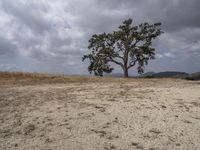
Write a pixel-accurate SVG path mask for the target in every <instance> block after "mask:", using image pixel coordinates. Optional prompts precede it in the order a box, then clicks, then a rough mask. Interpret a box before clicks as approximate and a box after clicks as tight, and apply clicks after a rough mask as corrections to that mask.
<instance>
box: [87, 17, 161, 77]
mask: <svg viewBox="0 0 200 150" xmlns="http://www.w3.org/2000/svg"><path fill="white" fill-rule="evenodd" d="M160 26H161V23H155V24H152V25H150V24H149V23H143V24H140V25H139V26H133V25H132V19H128V20H125V21H124V22H123V24H122V25H120V26H119V30H118V31H114V32H113V33H108V34H107V33H103V34H98V35H97V34H95V35H93V36H92V37H91V39H90V40H89V46H88V48H89V49H90V50H91V53H90V54H88V55H84V56H83V61H84V60H85V59H89V61H90V65H89V66H88V71H89V72H90V73H92V72H94V74H95V75H98V76H103V73H111V72H112V71H113V69H114V68H113V67H111V65H112V63H114V64H117V65H119V66H121V68H122V69H123V71H124V77H128V70H129V69H130V68H132V67H133V66H135V65H138V67H137V70H138V73H139V74H141V73H143V72H144V67H145V65H147V64H148V60H150V59H154V58H155V49H154V48H153V47H151V44H152V40H153V39H155V38H157V37H158V36H159V35H160V34H161V33H163V32H162V31H161V29H160Z"/></svg>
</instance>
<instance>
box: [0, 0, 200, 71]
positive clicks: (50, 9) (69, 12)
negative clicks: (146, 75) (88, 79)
mask: <svg viewBox="0 0 200 150" xmlns="http://www.w3.org/2000/svg"><path fill="white" fill-rule="evenodd" d="M199 6H200V1H199V0H190V1H188V0H168V1H165V0H151V1H144V0H124V1H121V0H85V1H83V0H67V1H66V0H58V1H53V0H43V1H27V0H19V1H13V0H0V30H1V32H0V64H1V66H2V67H0V70H2V69H1V68H3V67H4V68H6V66H7V68H9V67H8V66H9V65H8V64H12V65H10V66H15V70H16V69H18V70H20V69H21V70H27V71H41V72H54V73H55V72H58V73H69V74H75V73H76V74H85V73H87V63H82V61H81V57H82V55H83V54H84V53H88V50H87V44H88V43H87V41H88V40H89V38H90V36H91V35H92V34H95V33H101V32H111V31H113V30H116V29H117V27H118V26H119V25H120V23H121V22H122V21H123V20H124V19H126V18H129V17H130V18H133V19H134V23H135V24H139V23H142V22H145V21H147V22H150V23H154V22H162V23H163V26H162V28H163V30H164V31H165V34H163V35H162V36H161V37H160V38H159V39H158V40H156V41H155V42H154V43H153V44H154V46H155V47H156V50H157V59H156V60H154V61H152V62H150V64H149V66H148V67H147V70H151V71H163V70H180V71H188V72H193V71H199V70H200V60H199V58H200V48H199V47H200V20H199V19H198V17H199V16H200V11H199ZM11 55H12V57H13V59H10V56H11ZM191 62H192V63H191ZM13 64H14V65H13ZM12 68H13V67H10V69H11V70H12ZM13 70H14V69H13ZM116 71H119V70H118V69H116ZM133 72H134V71H133Z"/></svg>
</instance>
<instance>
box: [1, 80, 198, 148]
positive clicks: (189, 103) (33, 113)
mask: <svg viewBox="0 0 200 150" xmlns="http://www.w3.org/2000/svg"><path fill="white" fill-rule="evenodd" d="M0 149H1V150H133V149H144V150H165V149H166V150H169V149H180V150H198V149H200V82H197V81H193V82H192V81H186V80H179V79H138V80H137V79H128V80H126V81H125V80H119V81H117V80H114V81H113V82H106V80H105V81H104V80H102V81H101V82H81V83H78V82H77V83H65V84H61V83H59V84H37V85H23V86H22V85H21V86H20V85H1V86H0Z"/></svg>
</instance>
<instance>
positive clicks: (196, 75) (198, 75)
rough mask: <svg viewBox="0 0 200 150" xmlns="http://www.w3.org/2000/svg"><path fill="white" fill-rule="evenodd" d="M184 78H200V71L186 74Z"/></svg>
mask: <svg viewBox="0 0 200 150" xmlns="http://www.w3.org/2000/svg"><path fill="white" fill-rule="evenodd" d="M185 79H187V80H200V72H195V73H192V74H190V75H188V76H187V77H186V78H185Z"/></svg>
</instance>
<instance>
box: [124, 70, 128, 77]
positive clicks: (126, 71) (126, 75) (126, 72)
mask: <svg viewBox="0 0 200 150" xmlns="http://www.w3.org/2000/svg"><path fill="white" fill-rule="evenodd" d="M124 77H125V78H128V69H127V68H124Z"/></svg>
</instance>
